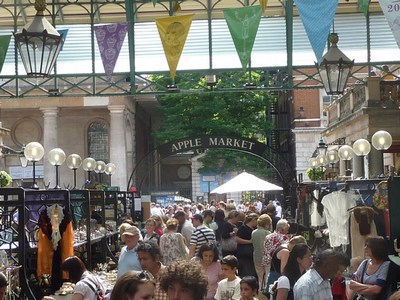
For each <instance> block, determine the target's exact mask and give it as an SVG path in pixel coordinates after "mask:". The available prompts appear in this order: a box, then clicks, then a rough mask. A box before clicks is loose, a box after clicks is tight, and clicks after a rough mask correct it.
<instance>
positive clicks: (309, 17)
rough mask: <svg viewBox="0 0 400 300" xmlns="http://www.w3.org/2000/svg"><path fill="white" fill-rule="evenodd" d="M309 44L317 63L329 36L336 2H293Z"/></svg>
mask: <svg viewBox="0 0 400 300" xmlns="http://www.w3.org/2000/svg"><path fill="white" fill-rule="evenodd" d="M294 2H295V3H296V6H297V10H298V11H299V15H300V18H301V20H302V21H303V25H304V28H305V30H306V33H307V36H308V39H309V41H310V44H311V46H312V48H313V50H314V54H315V57H316V58H317V61H318V63H320V62H321V60H322V55H323V52H324V49H325V46H326V42H327V40H328V36H329V30H330V28H331V25H332V23H333V19H334V17H335V14H336V8H337V6H338V0H295V1H294Z"/></svg>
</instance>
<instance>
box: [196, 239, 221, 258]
mask: <svg viewBox="0 0 400 300" xmlns="http://www.w3.org/2000/svg"><path fill="white" fill-rule="evenodd" d="M205 251H213V253H214V258H213V261H217V260H218V256H219V253H218V248H217V247H216V246H215V244H214V243H206V244H203V245H201V246H200V249H199V251H198V252H197V257H198V258H200V259H203V253H204V252H205Z"/></svg>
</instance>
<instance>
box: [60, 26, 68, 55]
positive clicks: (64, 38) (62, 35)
mask: <svg viewBox="0 0 400 300" xmlns="http://www.w3.org/2000/svg"><path fill="white" fill-rule="evenodd" d="M57 31H58V33H59V34H60V35H61V37H62V38H63V40H64V43H63V44H62V46H61V49H60V51H62V50H63V48H64V45H65V40H66V39H67V35H68V29H58V30H57Z"/></svg>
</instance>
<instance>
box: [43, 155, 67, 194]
mask: <svg viewBox="0 0 400 300" xmlns="http://www.w3.org/2000/svg"><path fill="white" fill-rule="evenodd" d="M47 158H48V160H49V162H50V163H51V164H52V165H53V166H55V167H56V186H55V187H54V189H60V186H59V185H58V182H59V181H58V179H59V173H58V168H59V167H60V166H61V165H62V164H63V163H64V162H65V152H64V150H63V149H61V148H54V149H52V150H50V152H49V153H48V154H47Z"/></svg>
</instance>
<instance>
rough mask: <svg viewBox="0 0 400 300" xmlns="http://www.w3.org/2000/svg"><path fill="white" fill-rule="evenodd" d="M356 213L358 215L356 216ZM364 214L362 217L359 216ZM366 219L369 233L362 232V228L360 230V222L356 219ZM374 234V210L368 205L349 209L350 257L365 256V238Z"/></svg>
mask: <svg viewBox="0 0 400 300" xmlns="http://www.w3.org/2000/svg"><path fill="white" fill-rule="evenodd" d="M357 215H358V217H356V216H357ZM360 216H364V217H362V218H361V217H360ZM357 219H358V220H361V221H364V222H365V220H368V222H369V224H368V228H369V233H367V234H362V232H366V231H364V230H360V223H359V222H358V221H357ZM373 235H376V226H375V222H374V210H373V209H372V208H370V207H368V206H360V207H354V208H353V209H352V210H351V216H350V236H351V257H357V256H359V257H361V258H364V257H365V250H364V245H365V240H366V239H367V237H369V236H373Z"/></svg>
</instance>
